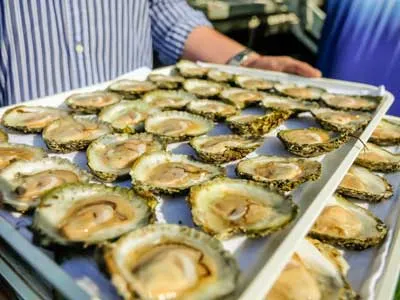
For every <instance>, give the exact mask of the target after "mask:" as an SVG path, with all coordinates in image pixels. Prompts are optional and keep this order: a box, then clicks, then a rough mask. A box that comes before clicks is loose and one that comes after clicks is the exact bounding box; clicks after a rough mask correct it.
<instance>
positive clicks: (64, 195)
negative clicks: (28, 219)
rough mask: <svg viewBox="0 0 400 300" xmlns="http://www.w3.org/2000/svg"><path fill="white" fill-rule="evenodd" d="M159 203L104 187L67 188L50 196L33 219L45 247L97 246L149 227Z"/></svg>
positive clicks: (81, 186)
mask: <svg viewBox="0 0 400 300" xmlns="http://www.w3.org/2000/svg"><path fill="white" fill-rule="evenodd" d="M154 205H155V199H153V198H144V197H143V196H139V195H137V194H135V193H134V192H133V191H132V190H129V189H125V188H120V187H107V186H105V185H101V184H83V183H80V184H67V185H64V186H62V187H60V188H57V189H54V190H52V191H51V192H50V193H48V194H46V195H45V196H44V197H43V199H42V201H41V203H40V205H39V207H38V208H37V209H36V211H35V215H34V217H33V228H34V229H35V230H36V231H38V232H39V233H41V234H42V235H43V236H44V238H43V239H42V243H43V244H49V243H57V244H61V245H74V244H78V243H83V244H84V245H88V244H96V243H100V242H104V241H106V240H110V239H114V238H116V237H119V236H120V235H122V234H124V233H127V232H129V231H132V230H135V229H137V228H140V227H143V226H145V225H147V224H148V223H149V222H150V221H151V220H152V218H153V209H154Z"/></svg>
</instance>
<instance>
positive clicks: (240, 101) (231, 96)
mask: <svg viewBox="0 0 400 300" xmlns="http://www.w3.org/2000/svg"><path fill="white" fill-rule="evenodd" d="M219 97H220V98H221V99H224V100H226V101H227V102H229V103H232V104H234V105H236V106H237V107H238V108H239V109H243V108H245V107H247V106H250V105H255V104H257V103H259V102H260V101H261V100H262V99H263V94H262V93H260V92H258V91H252V90H245V89H241V88H225V89H223V91H222V92H221V94H220V95H219Z"/></svg>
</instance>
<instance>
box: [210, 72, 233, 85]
mask: <svg viewBox="0 0 400 300" xmlns="http://www.w3.org/2000/svg"><path fill="white" fill-rule="evenodd" d="M233 76H234V75H233V74H231V73H227V72H224V71H220V70H217V69H211V70H210V71H208V73H207V78H208V79H209V80H212V81H216V82H224V83H227V82H230V81H232V80H233Z"/></svg>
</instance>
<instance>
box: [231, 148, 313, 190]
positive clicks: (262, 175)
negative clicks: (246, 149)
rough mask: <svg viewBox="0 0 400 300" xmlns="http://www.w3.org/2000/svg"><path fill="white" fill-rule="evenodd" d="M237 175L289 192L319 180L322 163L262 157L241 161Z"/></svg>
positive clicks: (299, 159) (298, 159)
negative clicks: (303, 184) (306, 183)
mask: <svg viewBox="0 0 400 300" xmlns="http://www.w3.org/2000/svg"><path fill="white" fill-rule="evenodd" d="M236 173H237V174H238V175H239V176H241V177H245V178H247V179H252V180H255V181H259V182H262V183H265V184H267V185H268V186H269V187H270V188H272V189H277V190H280V191H284V192H287V191H291V190H293V189H295V188H296V187H297V186H299V185H300V184H302V183H304V182H306V181H310V180H312V181H314V180H317V179H318V178H319V177H320V175H321V163H319V162H317V161H313V160H307V159H301V158H290V157H289V158H288V157H279V156H267V155H260V156H257V157H254V158H249V159H245V160H242V161H240V162H239V163H238V165H237V166H236Z"/></svg>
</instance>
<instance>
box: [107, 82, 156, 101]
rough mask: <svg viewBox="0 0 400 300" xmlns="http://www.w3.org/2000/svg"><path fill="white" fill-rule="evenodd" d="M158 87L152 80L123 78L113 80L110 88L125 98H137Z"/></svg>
mask: <svg viewBox="0 0 400 300" xmlns="http://www.w3.org/2000/svg"><path fill="white" fill-rule="evenodd" d="M156 88H157V86H156V85H155V84H153V83H151V82H150V81H139V80H130V79H121V80H117V81H115V82H113V83H112V84H111V85H110V86H109V87H108V90H109V91H112V92H115V93H117V94H120V95H122V96H124V98H125V99H135V98H137V97H138V96H140V95H143V94H144V93H147V92H150V91H152V90H155V89H156Z"/></svg>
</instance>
